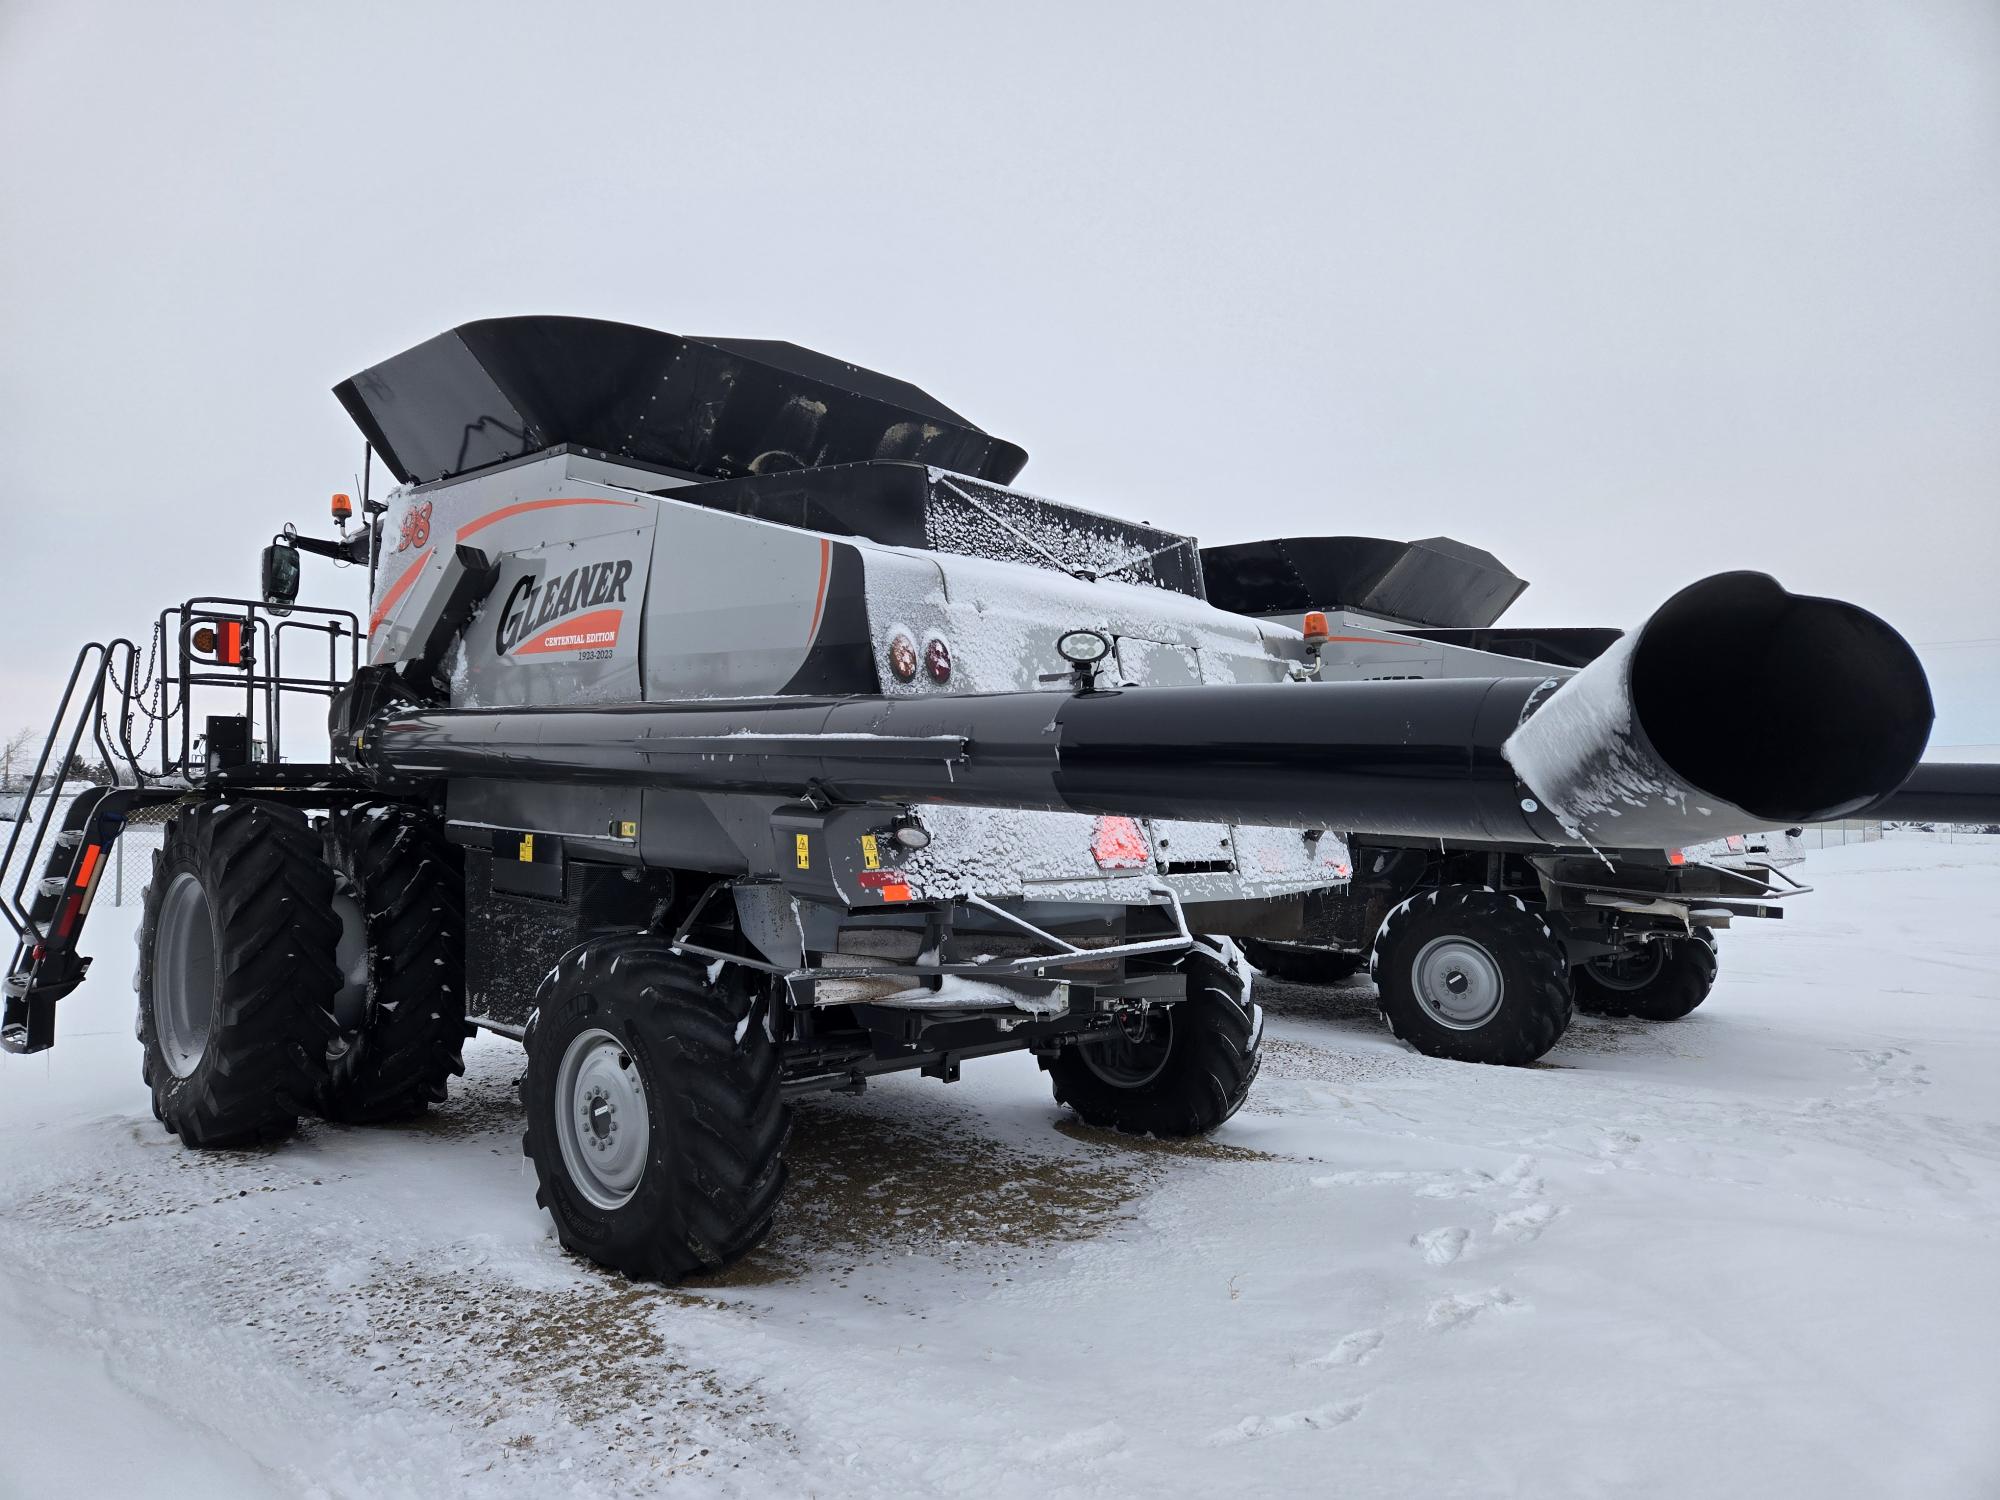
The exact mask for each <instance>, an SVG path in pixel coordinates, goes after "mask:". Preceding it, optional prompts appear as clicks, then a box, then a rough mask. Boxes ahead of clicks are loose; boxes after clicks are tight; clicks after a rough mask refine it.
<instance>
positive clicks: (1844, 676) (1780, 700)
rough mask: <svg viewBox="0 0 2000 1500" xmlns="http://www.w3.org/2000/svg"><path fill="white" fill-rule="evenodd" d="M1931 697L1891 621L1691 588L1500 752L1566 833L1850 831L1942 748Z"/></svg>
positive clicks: (1625, 836) (1728, 579) (1772, 593)
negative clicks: (1933, 745)
mask: <svg viewBox="0 0 2000 1500" xmlns="http://www.w3.org/2000/svg"><path fill="white" fill-rule="evenodd" d="M1931 718H1932V706H1931V696H1930V686H1929V684H1928V682H1927V681H1926V680H1925V677H1924V672H1923V667H1922V665H1921V663H1919V661H1918V660H1917V655H1916V653H1915V651H1913V650H1912V649H1911V648H1910V645H1909V643H1908V642H1907V641H1905V640H1904V639H1903V638H1902V636H1900V635H1899V634H1897V633H1896V631H1895V630H1893V629H1891V628H1890V627H1889V626H1888V625H1887V624H1886V623H1884V622H1883V621H1882V620H1881V619H1879V618H1877V617H1876V616H1875V615H1872V614H1870V613H1869V612H1868V611H1867V610H1864V609H1861V608H1859V607H1857V606H1855V605H1852V604H1846V603H1842V602H1841V601H1839V600H1837V599H1821V598H1816V597H1814V596H1811V595H1805V594H1793V593H1788V592H1787V591H1786V590H1785V589H1784V588H1783V587H1781V586H1780V585H1779V584H1778V582H1777V580H1775V579H1773V578H1771V577H1769V576H1768V575H1766V574H1763V573H1748V572H1745V573H1720V574H1717V575H1715V576H1714V577H1711V578H1705V579H1703V580H1701V581H1700V582H1699V583H1694V584H1690V585H1689V586H1688V587H1687V588H1684V589H1682V590H1681V591H1680V592H1679V593H1677V594H1675V595H1674V596H1673V597H1672V598H1671V599H1669V600H1668V601H1667V602H1666V603H1665V604H1663V605H1661V606H1660V608H1659V609H1658V610H1656V611H1655V612H1654V613H1653V615H1652V617H1651V618H1650V619H1648V620H1647V621H1646V623H1645V624H1644V625H1642V626H1640V627H1639V629H1637V630H1635V631H1633V632H1631V633H1630V634H1628V635H1626V636H1625V637H1623V638H1622V639H1621V640H1619V642H1618V643H1617V644H1616V645H1614V646H1613V647H1612V648H1611V649H1610V650H1609V651H1607V652H1606V653H1605V654H1604V655H1603V656H1601V657H1599V658H1598V659H1597V660H1596V661H1594V662H1592V663H1591V664H1590V665H1589V666H1587V667H1586V668H1584V669H1583V671H1581V672H1579V673H1577V674H1576V676H1574V677H1572V678H1570V679H1569V680H1568V681H1567V682H1565V683H1563V684H1562V686H1561V687H1559V688H1557V689H1556V690H1555V692H1554V693H1553V694H1552V695H1551V696H1549V697H1548V698H1547V699H1545V700H1544V701H1542V702H1541V703H1540V704H1539V705H1538V706H1537V707H1536V708H1535V709H1534V711H1533V712H1532V713H1530V714H1529V715H1528V716H1527V717H1526V718H1525V719H1524V720H1523V722H1522V723H1521V725H1520V727H1519V728H1517V729H1516V730H1515V731H1514V732H1513V733H1512V734H1511V735H1510V736H1508V738H1507V741H1506V743H1505V745H1504V746H1503V747H1502V748H1503V751H1504V753H1505V755H1506V758H1507V761H1508V763H1509V764H1510V765H1511V766H1512V767H1513V768H1514V771H1515V773H1516V774H1517V775H1518V776H1519V777H1520V779H1521V781H1522V783H1523V784H1524V785H1525V786H1526V787H1527V788H1528V789H1529V790H1530V791H1531V792H1532V793H1533V794H1534V797H1535V799H1537V800H1538V801H1539V802H1540V803H1541V809H1540V810H1541V811H1545V812H1546V813H1547V814H1548V815H1549V816H1551V817H1553V818H1554V819H1555V820H1556V822H1557V823H1558V824H1559V825H1560V826H1561V829H1562V831H1563V833H1565V834H1566V835H1568V837H1569V838H1571V839H1574V840H1577V841H1579V842H1584V843H1590V844H1601V845H1603V846H1605V847H1627V848H1646V847H1654V846H1662V845H1664V846H1675V845H1680V844H1686V843H1694V842H1698V841H1700V840H1702V839H1705V838H1713V837H1720V836H1722V835H1724V834H1730V833H1747V832H1753V831H1757V830H1760V829H1768V828H1783V827H1787V826H1789V825H1792V824H1798V823H1813V822H1823V821H1827V820H1830V819H1835V818H1840V817H1844V816H1847V815H1848V814H1850V813H1853V812H1855V811H1858V810H1859V809H1861V808H1863V807H1866V806H1867V805H1868V804H1870V803H1872V802H1874V801H1876V800H1877V799H1879V798H1882V797H1884V796H1886V795H1887V794H1888V793H1890V792H1893V791H1894V790H1895V789H1896V788H1897V787H1898V786H1900V785H1902V783H1903V781H1904V779H1905V778H1906V777H1908V776H1909V774H1910V771H1911V769H1912V768H1913V767H1914V766H1915V765H1916V763H1917V760H1918V758H1919V757H1920V756H1921V755H1922V753H1923V748H1924V744H1925V742H1926V741H1927V740H1928V739H1929V737H1930V728H1931Z"/></svg>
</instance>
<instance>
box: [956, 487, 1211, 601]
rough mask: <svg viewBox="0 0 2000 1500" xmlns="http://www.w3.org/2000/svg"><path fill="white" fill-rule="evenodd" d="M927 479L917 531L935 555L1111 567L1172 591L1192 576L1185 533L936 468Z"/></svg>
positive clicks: (1082, 569) (1080, 568)
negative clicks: (922, 531) (928, 488)
mask: <svg viewBox="0 0 2000 1500" xmlns="http://www.w3.org/2000/svg"><path fill="white" fill-rule="evenodd" d="M930 480H931V502H930V504H929V505H928V506H927V507H926V508H925V512H924V529H925V533H926V540H927V542H928V543H929V545H930V546H931V547H933V548H935V549H936V550H937V551H939V552H951V553H958V554H962V555H964V556H968V557H984V558H991V559H994V560H996V561H1000V562H1007V563H1015V564H1022V563H1025V564H1027V565H1029V566H1031V567H1037V568H1060V569H1062V570H1063V571H1064V572H1066V573H1072V574H1075V573H1088V574H1091V575H1093V576H1095V575H1099V574H1104V573H1109V572H1112V571H1113V570H1116V571H1117V572H1118V576H1119V577H1120V578H1123V579H1126V580H1128V581H1130V582H1132V583H1134V584H1139V585H1143V586H1146V587H1149V588H1153V589H1168V590H1173V591H1177V592H1185V591H1187V590H1188V586H1189V585H1190V584H1192V582H1193V580H1194V579H1195V577H1196V576H1197V573H1196V567H1195V556H1196V549H1195V543H1194V539H1193V538H1192V537H1184V536H1176V535H1175V534H1174V533H1172V532H1170V531H1161V530H1158V529H1157V528H1155V527H1151V526H1142V525H1137V524H1135V523H1133V522H1131V521H1123V520H1119V519H1118V518H1116V517H1114V516H1100V515H1097V514H1095V513H1093V512H1091V511H1087V510H1083V509H1081V508H1080V507H1077V506H1074V505H1067V504H1059V503H1056V502H1053V501H1049V500H1045V499H1043V498H1041V497H1040V496H1038V495H1030V494H1027V493H1025V492H1023V491H1021V490H1010V489H1006V488H1004V487H1002V486H1000V485H996V484H988V483H986V482H984V481H982V480H978V479H971V478H968V477H967V476H965V475H963V474H952V473H947V472H946V471H944V470H942V469H932V470H931V471H930Z"/></svg>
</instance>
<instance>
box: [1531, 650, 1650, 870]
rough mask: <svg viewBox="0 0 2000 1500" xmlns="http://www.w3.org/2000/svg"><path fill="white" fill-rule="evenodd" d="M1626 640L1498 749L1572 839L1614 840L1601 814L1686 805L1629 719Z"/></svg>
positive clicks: (1571, 681) (1629, 658)
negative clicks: (1660, 806)
mask: <svg viewBox="0 0 2000 1500" xmlns="http://www.w3.org/2000/svg"><path fill="white" fill-rule="evenodd" d="M1634 640H1635V637H1634V636H1632V635H1626V636H1622V637H1620V638H1619V640H1618V641H1617V643H1616V644H1614V645H1613V646H1612V647H1611V649H1610V650H1608V651H1606V652H1605V653H1604V655H1602V656H1600V657H1599V658H1598V659H1597V660H1596V661H1594V662H1592V663H1591V664H1590V665H1589V666H1588V667H1586V668H1585V669H1584V670H1583V671H1581V672H1579V673H1577V674H1576V675H1575V676H1574V677H1571V678H1570V679H1569V680H1568V681H1567V682H1565V683H1563V684H1562V685H1561V686H1560V687H1559V688H1557V689H1556V691H1555V692H1554V694H1553V696H1551V697H1550V698H1548V699H1547V700H1546V701H1545V702H1544V703H1543V704H1542V706H1541V707H1540V708H1539V709H1537V710H1536V711H1535V713H1534V714H1533V715H1531V716H1530V717H1529V718H1528V719H1527V720H1526V721H1525V722H1524V723H1523V724H1522V725H1521V726H1520V727H1519V728H1518V729H1516V730H1515V731H1514V732H1513V734H1511V735H1509V736H1508V737H1507V741H1506V743H1505V744H1504V745H1503V746H1502V747H1501V750H1502V753H1503V754H1505V755H1506V757H1507V762H1508V764H1509V765H1511V766H1513V768H1514V772H1515V774H1516V775H1518V776H1519V777H1520V778H1521V780H1522V781H1523V782H1524V783H1526V784H1527V786H1528V788H1529V790H1531V791H1532V792H1534V794H1535V795H1536V796H1537V797H1539V798H1540V799H1541V801H1542V805H1543V806H1545V807H1546V808H1548V810H1549V811H1550V812H1551V813H1552V814H1554V816H1555V818H1556V820H1557V821H1558V822H1560V823H1561V824H1562V826H1563V831H1564V832H1566V833H1567V834H1569V836H1570V837H1571V838H1574V839H1583V838H1585V837H1586V835H1588V836H1589V837H1590V838H1591V839H1593V840H1594V841H1597V842H1603V843H1607V844H1615V843H1617V842H1618V840H1617V839H1616V837H1615V836H1614V832H1615V830H1614V829H1612V828H1611V827H1610V826H1608V825H1607V822H1606V820H1607V819H1612V818H1620V817H1623V816H1624V815H1625V811H1626V810H1627V809H1635V808H1643V807H1651V806H1658V805H1660V804H1662V803H1671V804H1673V805H1675V806H1678V807H1682V808H1685V805H1686V801H1687V797H1686V790H1685V789H1684V788H1683V787H1680V786H1679V785H1677V784H1675V783H1674V782H1673V781H1672V780H1670V779H1669V778H1668V777H1666V776H1664V775H1663V774H1662V768H1661V766H1660V764H1659V761H1658V759H1657V757H1655V756H1654V755H1652V754H1651V753H1650V751H1648V750H1647V749H1645V748H1644V741H1643V738H1642V736H1641V734H1640V731H1639V726H1638V724H1637V722H1636V721H1635V719H1634V718H1633V713H1632V692H1631V676H1632V646H1633V642H1634ZM1554 682H1555V679H1554V678H1551V679H1550V683H1551V684H1553V683H1554Z"/></svg>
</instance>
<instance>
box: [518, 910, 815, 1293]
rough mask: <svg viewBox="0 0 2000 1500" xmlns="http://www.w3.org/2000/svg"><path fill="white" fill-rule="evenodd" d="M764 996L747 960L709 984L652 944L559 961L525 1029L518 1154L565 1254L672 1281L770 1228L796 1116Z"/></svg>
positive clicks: (629, 942)
mask: <svg viewBox="0 0 2000 1500" xmlns="http://www.w3.org/2000/svg"><path fill="white" fill-rule="evenodd" d="M759 994H760V991H759V990H758V989H757V988H756V986H755V984H754V983H753V982H752V981H750V980H749V979H747V978H746V977H745V976H744V975H743V973H742V971H740V970H733V969H725V970H723V971H722V973H721V975H720V976H719V978H718V981H717V982H714V983H711V982H710V980H709V979H708V976H707V973H706V972H705V971H704V969H703V968H702V967H701V966H700V965H698V964H695V963H692V962H690V961H689V960H687V959H685V958H681V957H678V956H676V955H675V954H673V953H672V952H670V951H669V950H668V949H667V948H666V947H665V946H664V945H663V944H662V943H660V942H659V941H658V940H657V939H653V938H645V937H640V938H620V939H609V940H605V941H601V942H597V943H592V944H589V945H587V946H585V947H581V948H577V949H573V950H572V951H571V952H570V953H568V954H567V955H565V956H564V958H563V961H562V962H561V963H560V964H559V965H557V967H556V970H555V972H554V973H553V974H552V975H550V976H549V979H548V980H547V981H546V983H545V985H544V987H543V991H542V995H541V999H540V1002H539V1005H538V1007H537V1009H536V1013H535V1019H534V1022H533V1023H532V1025H531V1026H530V1027H529V1031H528V1072H527V1077H526V1078H525V1079H523V1081H522V1084H521V1094H522V1099H523V1101H524V1102H525V1104H526V1106H527V1115H528V1130H527V1135H526V1137H525V1138H524V1139H523V1141H522V1146H521V1149H522V1150H523V1152H524V1153H525V1154H526V1155H527V1156H528V1157H529V1158H530V1159H531V1160H532V1161H533V1162H534V1164H535V1175H536V1178H537V1179H538V1180H539V1183H540V1188H539V1190H538V1191H537V1193H536V1194H535V1200H536V1202H538V1203H539V1204H541V1205H542V1207H544V1208H546V1209H547V1210H548V1211H549V1213H550V1215H551V1217H553V1218H554V1219H555V1224H556V1235H557V1237H558V1238H559V1239H561V1241H562V1243H563V1245H564V1247H565V1248H567V1249H569V1250H571V1251H573V1252H574V1253H576V1254H578V1255H582V1256H585V1257H587V1258H589V1259H591V1260H594V1261H596V1262H597V1263H598V1264H599V1265H602V1266H609V1267H610V1268H611V1269H613V1270H616V1271H623V1272H624V1273H625V1274H626V1275H628V1276H633V1277H639V1278H643V1279H646V1280H654V1281H678V1280H680V1279H681V1278H682V1277H686V1276H691V1275H694V1274H696V1273H698V1272H703V1271H715V1270H719V1269H720V1268H722V1267H723V1266H725V1265H727V1264H729V1262H731V1261H733V1260H735V1259H736V1258H737V1257H739V1256H741V1255H742V1254H743V1253H744V1252H745V1251H747V1250H749V1249H751V1248H752V1247H753V1246H755V1245H756V1244H757V1243H758V1241H760V1240H762V1239H763V1238H764V1236H765V1234H766V1233H768V1232H769V1230H770V1227H771V1220H772V1216H773V1215H774V1214H775V1213H776V1212H777V1206H778V1198H779V1195H780V1194H781V1193H782V1191H783V1189H784V1183H785V1168H784V1161H783V1158H782V1155H781V1153H782V1151H783V1149H784V1144H785V1136H786V1133H787V1132H788V1130H789V1128H790V1123H791V1112H790V1110H789V1109H787V1107H786V1106H785V1104H784V1102H783V1100H782V1099H781V1098H780V1096H779V1092H778V1049H777V1047H776V1045H775V1044H774V1043H773V1042H772V1040H771V1039H770V1037H769V1035H768V1034H767V1033H766V1030H765V1028H764V1025H763V1024H762V1020H761V1017H760V1016H759V1015H758V1014H757V1001H758V998H759Z"/></svg>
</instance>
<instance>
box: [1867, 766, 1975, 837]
mask: <svg viewBox="0 0 2000 1500" xmlns="http://www.w3.org/2000/svg"><path fill="white" fill-rule="evenodd" d="M1861 816H1864V817H1869V818H1885V819H1889V820H1892V821H1895V822H1900V823H2000V765H1992V764H1990V763H1983V762H1978V761H1927V762H1925V763H1924V764H1923V765H1920V766H1918V767H1917V768H1916V770H1914V771H1912V772H1911V773H1910V779H1909V780H1908V781H1906V782H1904V783H1903V784H1902V785H1901V786H1899V787H1897V788H1896V790H1895V791H1893V792H1891V793H1890V794H1889V795H1888V796H1886V797H1884V798H1883V799H1882V800H1881V801H1879V802H1876V803H1874V804H1872V805H1871V806H1869V807H1868V808H1866V809H1865V810H1864V811H1863V813H1862V814H1861Z"/></svg>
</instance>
